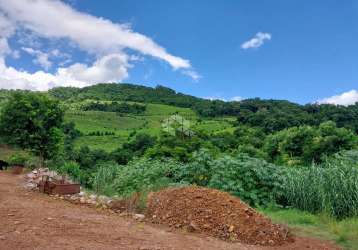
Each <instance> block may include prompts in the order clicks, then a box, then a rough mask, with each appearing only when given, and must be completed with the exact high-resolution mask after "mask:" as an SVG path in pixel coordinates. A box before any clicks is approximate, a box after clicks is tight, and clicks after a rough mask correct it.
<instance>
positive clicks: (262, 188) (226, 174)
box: [208, 155, 284, 206]
mask: <svg viewBox="0 0 358 250" xmlns="http://www.w3.org/2000/svg"><path fill="white" fill-rule="evenodd" d="M211 171H212V176H211V179H210V181H209V182H208V186H209V187H211V188H216V189H219V190H223V191H226V192H229V193H231V194H233V195H236V196H238V197H240V198H241V199H242V200H243V201H245V202H248V203H249V204H250V205H252V206H266V205H268V204H270V203H272V202H274V200H275V197H274V196H275V195H279V194H280V191H281V190H282V183H283V171H284V170H283V168H281V167H279V166H276V165H273V164H270V163H267V162H266V161H264V160H260V159H256V158H251V157H249V156H247V155H238V156H236V157H230V156H224V157H222V158H219V159H217V160H215V161H213V162H212V167H211Z"/></svg>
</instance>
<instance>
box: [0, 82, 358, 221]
mask: <svg viewBox="0 0 358 250" xmlns="http://www.w3.org/2000/svg"><path fill="white" fill-rule="evenodd" d="M24 104H26V105H24ZM0 107H1V108H0V110H1V111H0V112H1V116H0V124H1V125H2V126H1V127H2V131H3V132H2V139H1V140H3V141H5V142H7V143H11V144H14V145H17V146H20V147H22V148H24V149H28V148H31V149H36V146H33V145H35V144H31V146H29V145H25V144H23V143H21V140H20V139H19V140H18V141H17V140H15V139H14V138H16V137H14V138H13V136H9V135H12V134H13V133H14V131H15V130H16V129H19V130H23V131H25V133H24V134H23V135H21V136H25V135H26V136H27V137H26V138H31V140H35V139H36V140H35V142H34V143H38V142H44V141H45V142H48V144H44V145H47V146H46V148H47V149H48V151H46V152H47V153H44V152H40V151H38V150H37V151H36V150H32V153H34V154H36V155H39V156H46V157H44V158H45V159H46V164H47V165H48V166H50V167H52V168H55V169H57V171H59V172H61V173H67V174H69V175H71V176H72V177H73V178H74V179H76V180H78V181H80V182H81V183H82V184H83V185H85V186H86V187H87V188H90V189H93V190H95V191H96V192H99V193H102V194H106V195H119V196H122V197H127V196H130V195H132V194H133V193H136V192H140V193H146V192H148V191H151V190H157V189H160V188H162V187H166V186H169V185H200V186H206V187H211V188H216V189H220V190H224V191H227V192H230V193H232V194H234V195H237V196H239V197H240V198H241V199H243V200H244V201H246V202H248V203H250V204H251V205H253V206H263V207H267V206H270V207H271V206H272V204H275V205H274V206H281V207H294V208H297V209H301V210H305V211H309V212H313V213H320V212H324V213H327V214H330V215H332V216H334V217H336V218H344V217H351V216H358V210H357V209H356V207H357V206H358V203H357V200H358V197H357V193H358V192H357V191H358V187H357V186H356V184H357V183H358V173H357V170H358V163H357V161H358V153H357V146H358V137H357V132H358V104H355V105H351V106H347V107H344V106H335V105H326V104H324V105H318V104H308V105H299V104H295V103H291V102H288V101H281V100H261V99H258V98H255V99H247V100H243V101H240V102H223V101H219V100H215V101H209V100H204V99H201V98H197V97H193V96H189V95H184V94H181V93H176V92H175V91H174V90H171V89H169V88H166V87H163V86H158V87H156V88H149V87H144V86H138V85H130V84H100V85H95V86H91V87H87V88H83V89H78V88H55V89H52V90H50V91H49V93H48V94H36V93H29V92H22V91H0ZM40 110H41V114H42V113H44V114H46V115H40V112H39V111H40ZM62 110H66V113H65V116H64V120H63V119H62V117H63V113H62ZM12 112H14V114H21V116H20V115H19V116H17V115H16V116H12V115H10V114H12ZM56 115H57V116H56ZM51 117H52V118H53V119H52V118H51ZM20 118H21V119H20ZM18 121H22V122H20V123H19V122H18ZM54 121H56V122H55V123H53V122H54ZM10 123H11V124H10ZM30 123H31V124H32V123H33V124H34V125H36V129H35V127H33V125H31V126H32V127H31V126H30V125H29V124H30ZM8 124H10V126H8ZM10 128H11V129H13V130H12V131H10V130H9V129H10ZM28 128H30V129H28ZM26 129H28V130H26ZM54 131H56V133H55V132H54ZM31 140H30V141H31ZM52 140H53V142H54V143H52ZM26 141H28V139H26ZM52 145H56V147H53V146H52ZM47 149H46V150H47Z"/></svg>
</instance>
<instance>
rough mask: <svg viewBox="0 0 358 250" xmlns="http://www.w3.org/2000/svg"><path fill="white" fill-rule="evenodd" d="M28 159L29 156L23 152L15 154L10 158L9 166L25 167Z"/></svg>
mask: <svg viewBox="0 0 358 250" xmlns="http://www.w3.org/2000/svg"><path fill="white" fill-rule="evenodd" d="M30 158H31V157H30V155H28V154H27V153H25V152H17V153H14V154H13V155H11V156H10V158H9V163H10V165H20V166H25V165H26V163H27V161H28V160H30Z"/></svg>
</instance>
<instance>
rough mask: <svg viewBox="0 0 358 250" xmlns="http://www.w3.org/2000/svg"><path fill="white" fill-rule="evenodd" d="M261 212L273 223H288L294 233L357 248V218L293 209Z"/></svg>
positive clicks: (347, 247)
mask: <svg viewBox="0 0 358 250" xmlns="http://www.w3.org/2000/svg"><path fill="white" fill-rule="evenodd" d="M262 212H263V213H264V214H266V215H267V216H268V217H270V218H271V219H272V220H273V221H274V222H275V223H282V224H286V225H288V226H289V227H290V228H291V229H292V230H293V233H294V234H295V235H299V236H307V237H314V238H318V239H324V240H330V241H332V242H335V243H336V244H338V245H340V246H341V247H342V248H343V249H349V250H358V218H349V219H345V220H341V221H337V220H335V219H333V218H331V217H329V216H327V215H325V214H319V215H313V214H310V213H307V212H303V211H299V210H295V209H286V210H283V209H277V210H276V209H266V210H263V211H262Z"/></svg>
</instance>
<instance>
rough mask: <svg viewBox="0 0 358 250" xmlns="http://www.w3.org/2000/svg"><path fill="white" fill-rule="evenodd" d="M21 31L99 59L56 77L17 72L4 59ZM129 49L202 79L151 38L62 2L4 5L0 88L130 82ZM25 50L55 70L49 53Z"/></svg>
mask: <svg viewBox="0 0 358 250" xmlns="http://www.w3.org/2000/svg"><path fill="white" fill-rule="evenodd" d="M16 31H19V32H24V31H25V32H26V33H28V34H31V35H30V36H36V37H40V38H43V39H48V40H51V41H57V40H58V41H59V40H61V39H62V40H63V39H65V40H68V41H69V43H70V44H72V45H73V46H75V47H76V48H77V49H80V50H81V51H84V52H86V53H88V54H90V55H92V56H94V57H95V58H97V60H96V61H95V62H94V63H93V64H92V65H86V64H82V63H75V64H73V65H70V66H69V67H67V68H58V69H57V70H56V72H55V73H53V74H50V73H46V72H43V71H38V72H35V73H29V72H25V71H20V70H16V69H14V68H12V67H8V66H7V65H6V64H5V60H4V58H5V55H9V54H10V53H11V50H10V47H9V44H8V39H9V38H10V37H12V36H13V35H14V34H15V32H16ZM126 49H131V50H133V51H136V52H139V53H140V54H142V55H146V56H151V57H154V58H157V59H160V60H163V61H165V62H167V63H168V64H169V65H171V67H172V68H173V69H174V70H180V71H181V72H182V73H184V74H186V75H189V76H190V77H192V78H193V79H194V80H195V79H197V78H198V77H197V76H198V74H197V73H196V72H195V71H194V70H193V69H192V67H191V64H190V62H189V61H188V60H186V59H183V58H181V57H178V56H174V55H172V54H170V53H168V52H167V51H166V49H165V48H163V47H161V46H160V45H158V44H156V43H155V42H154V41H153V40H152V39H150V38H149V37H146V36H145V35H142V34H140V33H137V32H134V31H133V30H132V29H131V27H130V26H129V25H128V24H118V23H113V22H112V21H110V20H107V19H104V18H100V17H95V16H92V15H89V14H86V13H83V12H79V11H77V10H75V9H73V8H72V7H71V6H70V5H68V4H65V3H64V2H62V1H59V0H11V1H8V0H0V57H1V59H2V60H1V64H0V81H2V82H1V83H0V87H4V86H5V87H8V88H9V83H11V82H14V86H15V87H16V86H20V87H21V88H28V87H29V86H30V87H31V88H32V89H33V88H36V89H41V90H44V89H46V88H48V87H49V86H67V85H69V84H71V85H74V86H83V85H89V84H92V83H97V82H108V81H113V82H117V81H121V80H123V79H124V78H126V77H128V69H129V68H130V67H131V64H130V63H129V62H130V61H136V60H135V59H133V58H131V57H130V56H129V55H128V53H129V52H128V51H127V50H126ZM23 50H24V51H26V52H27V53H29V54H31V55H32V56H34V57H35V59H34V61H33V62H34V63H35V64H38V65H40V66H41V67H43V69H44V70H48V69H49V68H51V66H52V62H51V61H50V59H49V58H50V56H51V55H50V54H48V53H45V52H42V51H40V50H38V49H35V48H30V47H25V48H23ZM52 56H53V55H52ZM10 72H11V73H10ZM187 72H191V73H190V74H188V73H187ZM41 77H43V78H42V79H40V78H41ZM40 81H41V82H42V83H39V82H40ZM5 82H7V83H5ZM43 82H45V83H43ZM14 86H12V87H14ZM10 87H11V86H10Z"/></svg>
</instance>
